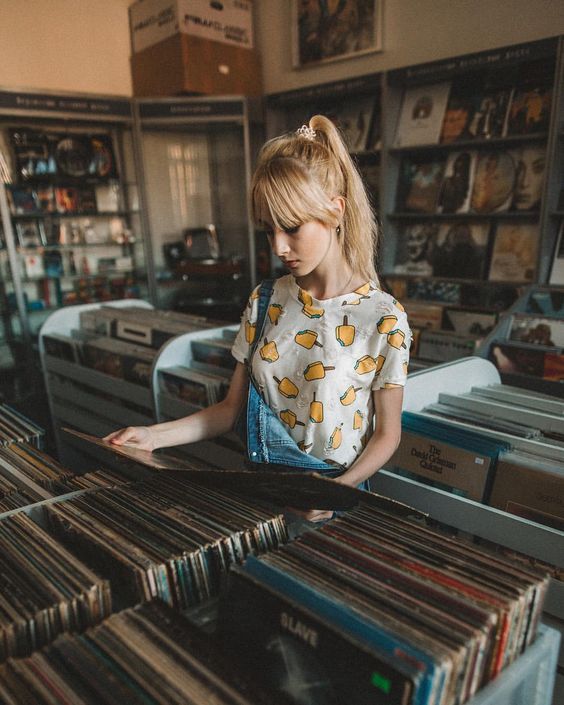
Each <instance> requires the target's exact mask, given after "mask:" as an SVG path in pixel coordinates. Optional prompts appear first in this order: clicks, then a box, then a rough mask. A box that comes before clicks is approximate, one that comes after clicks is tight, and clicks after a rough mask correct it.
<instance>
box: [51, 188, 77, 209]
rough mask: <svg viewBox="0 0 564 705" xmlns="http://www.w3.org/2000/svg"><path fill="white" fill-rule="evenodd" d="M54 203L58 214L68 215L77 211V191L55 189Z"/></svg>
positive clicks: (74, 189) (72, 189) (75, 189)
mask: <svg viewBox="0 0 564 705" xmlns="http://www.w3.org/2000/svg"><path fill="white" fill-rule="evenodd" d="M55 201H56V203H57V210H58V211H59V213H70V212H73V211H77V210H78V189H77V188H74V187H68V186H65V187H62V186H59V187H57V188H56V189H55Z"/></svg>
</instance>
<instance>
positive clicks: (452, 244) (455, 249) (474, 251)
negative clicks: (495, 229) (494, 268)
mask: <svg viewBox="0 0 564 705" xmlns="http://www.w3.org/2000/svg"><path fill="white" fill-rule="evenodd" d="M489 229H490V228H489V225H488V224H487V223H470V222H466V221H458V222H453V223H444V224H442V225H441V226H440V227H439V231H438V234H437V238H436V241H435V245H434V248H433V253H432V258H431V259H432V264H433V276H435V277H449V278H455V279H483V278H484V276H485V266H486V252H487V247H488V238H489Z"/></svg>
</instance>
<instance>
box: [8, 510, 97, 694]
mask: <svg viewBox="0 0 564 705" xmlns="http://www.w3.org/2000/svg"><path fill="white" fill-rule="evenodd" d="M0 605H1V609H0V635H1V636H0V660H4V659H6V658H7V657H9V656H25V655H27V654H29V653H31V652H32V651H33V650H35V649H37V648H39V647H41V646H43V645H45V644H47V643H49V642H50V641H52V640H53V639H54V638H55V637H56V636H57V635H58V634H60V633H62V632H65V631H80V630H83V629H85V628H86V627H88V626H91V625H94V624H97V623H98V622H100V621H101V620H102V619H103V618H104V617H106V616H107V615H109V614H110V613H111V595H110V587H109V583H108V582H107V581H105V580H102V579H100V578H99V577H98V576H97V575H96V574H95V573H93V572H92V571H91V570H90V569H89V568H87V567H86V566H85V565H84V564H83V563H82V562H81V561H79V560H78V559H76V558H75V557H74V556H73V555H72V554H71V553H69V552H68V551H67V550H66V549H64V548H63V547H62V546H61V545H60V544H59V543H57V542H56V541H54V540H53V538H52V537H51V536H49V534H47V533H46V532H45V531H44V530H43V529H41V528H40V527H39V526H38V525H37V524H36V523H35V522H34V521H32V519H30V518H29V517H28V516H26V515H25V514H23V513H18V514H16V515H15V516H12V517H9V518H6V519H3V520H2V521H0ZM23 702H32V701H31V700H25V701H23Z"/></svg>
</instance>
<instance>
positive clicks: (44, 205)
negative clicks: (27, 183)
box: [36, 186, 56, 213]
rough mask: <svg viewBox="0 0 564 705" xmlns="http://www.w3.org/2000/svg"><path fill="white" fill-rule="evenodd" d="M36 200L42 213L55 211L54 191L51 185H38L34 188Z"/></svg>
mask: <svg viewBox="0 0 564 705" xmlns="http://www.w3.org/2000/svg"><path fill="white" fill-rule="evenodd" d="M36 194H37V202H38V203H39V208H40V210H41V211H42V212H43V213H54V212H55V211H56V203H55V192H54V190H53V187H52V186H38V187H37V189H36Z"/></svg>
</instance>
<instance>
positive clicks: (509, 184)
mask: <svg viewBox="0 0 564 705" xmlns="http://www.w3.org/2000/svg"><path fill="white" fill-rule="evenodd" d="M516 174H517V167H516V164H515V160H514V158H513V155H512V154H511V153H510V152H509V151H504V150H497V151H488V152H481V153H480V154H479V155H478V159H477V163H476V171H475V174H474V185H473V188H472V197H471V200H470V210H472V211H474V212H476V213H484V214H485V213H498V212H500V211H506V210H507V209H508V208H509V206H510V205H511V202H512V200H513V187H514V184H515V177H516Z"/></svg>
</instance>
